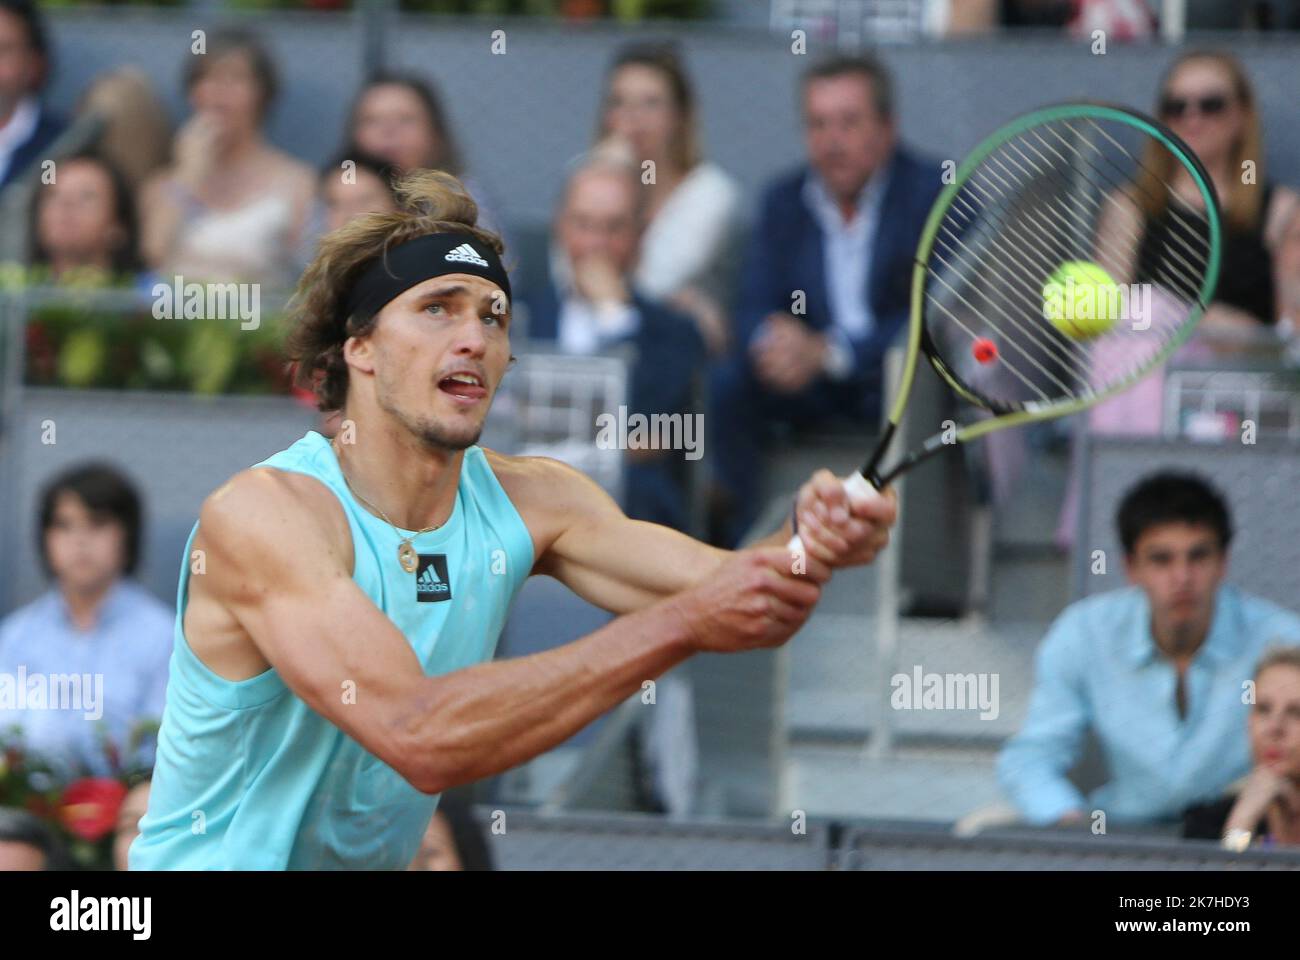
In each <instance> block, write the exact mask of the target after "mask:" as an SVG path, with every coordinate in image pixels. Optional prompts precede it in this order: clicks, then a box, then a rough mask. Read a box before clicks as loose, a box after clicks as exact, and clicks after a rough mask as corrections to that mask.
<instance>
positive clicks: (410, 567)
mask: <svg viewBox="0 0 1300 960" xmlns="http://www.w3.org/2000/svg"><path fill="white" fill-rule="evenodd" d="M330 446H331V447H333V448H334V457H335V459H336V460H338V464H339V476H341V477H342V478H343V482H344V483H345V484H347V488H348V489H349V490H350V491H352V496H354V497H356V498H357V499H358V500H360V501H361V502H362V503H363V504H365V505H366V506H367V507H369V508H370V509H371V510H374V511H375V512H376V513H378V514H379V515H380V516H381V517H383V518H384V523H386V524H388V525H389V526H390V527H392V528H393V533H395V534H397V535H398V537H400V538H401V541H402V542H401V543H399V544H398V545H397V562H398V563H400V564H401V565H402V569H403V570H405V571H406V572H407V573H415V570H416V568H417V567H418V566H419V565H420V556H419V554H417V553H416V552H415V547H413V546H412V545H411V541H412V540H414V539H415V538H416V537H418V536H421V535H423V534H426V533H432V532H433V531H434V530H437V529H438V528H439V527H440V526H442V524H440V523H435V524H434V525H433V526H431V527H425V528H424V529H423V530H417V531H416V532H415V533H413V534H411V535H410V536H409V537H403V536H402V531H401V528H399V527H398V526H397V524H395V523H393V521H391V520H389V519H388V514H386V513H384V511H383V510H380V509H379V508H378V507H377V506H375V505H374V504H373V503H371V502H370V501H369V500H367V499H366V498H365V497H363V496H362V495H361V494H359V493H357V491H356V488H355V487H354V486H352V482H351V481H350V480H348V475H347V474H346V473H344V472H343V458H342V457H340V456H339V452H340V451H339V447H338V444H337V443H335V442H334V441H333V440H331V441H330Z"/></svg>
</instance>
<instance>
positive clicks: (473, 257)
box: [444, 243, 488, 267]
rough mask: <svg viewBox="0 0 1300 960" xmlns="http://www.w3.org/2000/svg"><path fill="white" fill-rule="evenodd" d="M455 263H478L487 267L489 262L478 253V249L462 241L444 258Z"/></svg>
mask: <svg viewBox="0 0 1300 960" xmlns="http://www.w3.org/2000/svg"><path fill="white" fill-rule="evenodd" d="M444 259H446V260H451V261H453V262H455V263H476V264H478V265H479V266H480V267H486V266H487V265H488V262H487V261H486V260H484V259H483V258H482V257H480V256H479V255H478V251H477V250H475V249H474V248H473V247H471V246H470V245H469V244H468V243H462V244H461V245H460V246H459V247H457V248H456V249H455V250H453V251H451V253H449V254H447V256H446V257H445V258H444Z"/></svg>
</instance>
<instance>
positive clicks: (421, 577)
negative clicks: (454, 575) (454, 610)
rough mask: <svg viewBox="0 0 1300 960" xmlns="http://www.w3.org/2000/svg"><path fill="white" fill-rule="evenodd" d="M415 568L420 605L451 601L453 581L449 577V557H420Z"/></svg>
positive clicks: (416, 589)
mask: <svg viewBox="0 0 1300 960" xmlns="http://www.w3.org/2000/svg"><path fill="white" fill-rule="evenodd" d="M419 560H420V562H419V565H418V566H417V567H416V568H415V599H416V600H417V601H418V602H420V603H438V602H440V601H442V600H450V599H451V580H450V579H449V578H448V577H447V555H446V554H443V553H433V554H426V553H422V554H420V555H419Z"/></svg>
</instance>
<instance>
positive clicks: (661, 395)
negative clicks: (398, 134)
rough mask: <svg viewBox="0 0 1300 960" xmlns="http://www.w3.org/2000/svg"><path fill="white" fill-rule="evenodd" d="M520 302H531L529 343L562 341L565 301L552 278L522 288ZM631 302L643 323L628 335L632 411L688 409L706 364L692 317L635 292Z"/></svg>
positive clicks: (671, 411) (662, 411) (701, 344)
mask: <svg viewBox="0 0 1300 960" xmlns="http://www.w3.org/2000/svg"><path fill="white" fill-rule="evenodd" d="M520 300H521V301H523V302H524V303H526V304H527V306H528V339H529V341H530V342H541V343H554V342H555V341H557V340H558V339H559V319H560V303H559V297H558V294H557V293H556V290H555V285H554V284H553V283H551V281H550V280H549V278H545V279H538V280H537V281H536V282H535V283H534V284H532V285H531V287H530V288H526V289H525V290H523V291H521V293H520ZM632 305H633V306H634V307H635V308H636V310H637V312H638V313H640V315H641V324H640V326H639V328H638V329H637V332H636V333H634V334H632V335H631V337H629V338H628V339H629V340H631V342H632V345H633V346H634V347H635V349H636V357H637V359H636V362H635V363H634V364H633V366H632V369H631V370H630V371H629V375H630V381H631V382H630V383H629V386H628V403H627V406H628V412H629V413H642V414H645V415H646V416H649V415H651V414H655V413H678V412H686V411H688V410H689V409H690V407H691V405H692V404H691V399H692V398H691V388H692V385H693V378H694V376H695V374H696V373H700V372H702V371H703V369H704V362H705V355H704V342H703V340H702V339H701V338H700V333H699V331H698V330H697V329H696V327H695V324H694V323H693V322H692V321H691V320H690V318H688V317H684V316H682V315H681V314H679V313H677V312H676V311H674V310H670V309H669V308H667V307H665V306H662V305H661V304H658V303H656V302H654V301H652V300H647V299H646V298H645V297H642V296H640V295H639V294H636V293H635V292H634V293H633V295H632Z"/></svg>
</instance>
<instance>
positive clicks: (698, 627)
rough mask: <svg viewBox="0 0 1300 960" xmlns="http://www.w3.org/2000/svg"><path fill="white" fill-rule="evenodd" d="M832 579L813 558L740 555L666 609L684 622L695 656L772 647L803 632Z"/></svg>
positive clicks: (760, 552) (769, 551) (766, 551)
mask: <svg viewBox="0 0 1300 960" xmlns="http://www.w3.org/2000/svg"><path fill="white" fill-rule="evenodd" d="M796 571H798V572H796ZM830 575H831V572H830V568H829V567H827V566H826V565H825V564H824V563H822V562H821V561H819V560H817V559H816V558H814V557H795V556H792V554H791V552H790V551H789V550H786V549H784V548H781V547H763V548H760V549H753V550H742V551H739V552H738V553H735V554H733V555H732V556H731V557H729V558H728V559H727V560H726V561H724V562H723V563H722V565H721V566H719V567H718V569H717V570H716V571H715V572H714V573H713V574H712V575H711V576H710V577H709V578H708V579H707V580H705V581H704V582H703V583H701V584H699V585H698V586H696V587H693V588H692V589H690V590H687V591H685V592H683V593H679V594H677V595H676V596H675V597H673V598H672V599H671V601H670V603H671V604H672V605H673V606H674V607H675V608H676V609H677V610H678V612H679V613H680V615H681V616H682V617H683V619H684V620H685V621H686V623H687V625H688V628H689V632H690V635H691V637H692V642H693V643H694V645H695V648H696V652H698V653H737V652H740V651H742V650H755V649H758V648H761V647H775V646H779V645H780V644H782V643H785V641H787V640H789V639H790V637H792V636H793V635H794V634H795V632H796V631H798V629H799V628H800V627H802V626H803V624H804V621H805V620H807V619H808V616H809V614H811V613H812V610H813V607H815V606H816V605H817V601H818V599H820V597H821V588H822V584H824V583H826V582H827V581H828V580H829V579H830Z"/></svg>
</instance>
